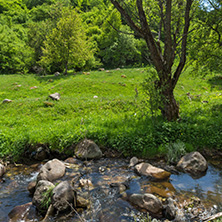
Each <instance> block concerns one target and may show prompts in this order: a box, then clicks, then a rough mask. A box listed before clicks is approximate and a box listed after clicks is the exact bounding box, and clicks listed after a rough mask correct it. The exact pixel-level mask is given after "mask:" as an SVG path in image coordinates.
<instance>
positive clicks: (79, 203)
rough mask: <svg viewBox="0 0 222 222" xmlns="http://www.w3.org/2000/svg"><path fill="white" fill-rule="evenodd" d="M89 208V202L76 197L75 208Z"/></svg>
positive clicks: (78, 196)
mask: <svg viewBox="0 0 222 222" xmlns="http://www.w3.org/2000/svg"><path fill="white" fill-rule="evenodd" d="M88 206H89V200H87V199H85V198H84V197H81V196H80V195H77V200H76V207H81V208H87V207H88Z"/></svg>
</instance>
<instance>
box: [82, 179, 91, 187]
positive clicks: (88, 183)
mask: <svg viewBox="0 0 222 222" xmlns="http://www.w3.org/2000/svg"><path fill="white" fill-rule="evenodd" d="M79 186H80V187H92V186H93V184H92V182H91V180H89V179H83V178H81V179H80V180H79Z"/></svg>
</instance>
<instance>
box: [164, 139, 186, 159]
mask: <svg viewBox="0 0 222 222" xmlns="http://www.w3.org/2000/svg"><path fill="white" fill-rule="evenodd" d="M165 147H166V157H167V162H168V163H176V162H177V161H179V159H180V158H181V156H182V155H184V154H185V153H186V146H185V144H184V143H183V142H182V141H180V140H177V141H176V142H174V143H168V144H166V145H165Z"/></svg>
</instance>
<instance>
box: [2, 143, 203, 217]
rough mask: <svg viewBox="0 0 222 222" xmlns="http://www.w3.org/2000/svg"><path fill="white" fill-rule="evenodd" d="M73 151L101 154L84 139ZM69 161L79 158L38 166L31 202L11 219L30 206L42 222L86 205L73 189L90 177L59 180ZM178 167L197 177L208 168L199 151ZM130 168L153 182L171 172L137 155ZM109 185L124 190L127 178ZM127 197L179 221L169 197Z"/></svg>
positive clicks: (82, 156) (158, 214) (151, 211)
mask: <svg viewBox="0 0 222 222" xmlns="http://www.w3.org/2000/svg"><path fill="white" fill-rule="evenodd" d="M75 153H76V156H77V157H78V158H79V159H81V160H88V159H94V158H95V159H98V158H101V157H102V152H101V150H100V148H99V147H98V146H97V145H96V144H95V143H94V142H93V141H91V140H86V139H85V140H83V141H82V142H81V143H79V144H78V145H77V147H76V148H75ZM68 163H69V164H74V163H75V164H76V163H78V160H77V159H74V158H68V159H67V160H66V161H65V162H62V161H60V160H58V159H53V160H50V161H48V162H46V163H45V164H44V165H43V166H42V167H41V169H40V172H39V174H38V176H37V179H36V181H32V182H30V183H29V185H28V190H29V192H30V194H31V195H32V196H33V199H32V204H31V203H27V204H25V205H21V206H17V207H15V208H14V209H13V210H12V211H11V212H10V213H9V217H10V219H11V221H16V220H17V219H18V215H20V219H21V220H22V219H25V217H26V216H27V212H28V209H29V208H30V207H32V206H33V205H34V206H35V207H36V209H37V211H38V212H40V213H41V214H42V217H43V218H44V219H43V221H45V220H47V219H48V218H49V217H50V216H53V217H55V216H58V215H60V214H63V215H69V216H70V215H73V214H75V213H76V212H78V211H79V210H78V208H87V207H89V204H90V203H89V200H87V199H86V198H84V197H83V195H81V193H78V192H77V191H76V189H75V187H76V185H77V184H78V186H83V187H84V186H86V187H88V189H89V190H90V187H93V184H92V182H91V181H90V180H89V179H83V178H81V174H78V175H74V177H73V179H72V180H71V181H66V180H64V181H61V178H63V177H64V175H65V171H66V165H67V164H68ZM177 168H178V169H180V170H182V171H184V172H188V173H192V175H195V176H197V175H198V174H200V173H204V172H205V171H206V170H207V162H206V160H205V159H204V157H203V156H202V155H201V154H200V153H198V152H193V153H190V154H187V155H186V156H184V157H182V158H181V160H180V161H179V162H178V164H177ZM0 170H1V165H0ZM99 170H100V171H101V172H102V171H103V170H104V169H103V168H102V166H101V167H100V169H99ZM129 170H135V172H136V173H137V174H139V175H141V176H146V177H147V178H149V179H151V180H154V181H164V180H168V179H169V178H170V175H171V173H170V172H169V171H168V170H166V169H161V168H159V167H156V166H153V165H151V164H150V163H147V162H144V161H141V160H138V159H137V158H136V157H133V158H132V159H131V160H130V163H129ZM58 179H60V181H59V183H57V181H58ZM110 187H113V188H115V187H116V188H117V189H118V190H119V193H124V191H125V190H127V189H128V181H126V182H124V183H112V184H110ZM126 200H127V201H129V202H130V203H131V204H132V205H133V206H136V207H137V208H138V209H141V210H142V211H143V212H144V210H145V211H146V212H148V213H149V214H150V215H151V216H152V217H155V218H167V219H169V220H174V219H175V218H176V219H175V221H180V215H178V204H176V201H175V200H174V199H173V198H171V197H168V198H167V199H165V200H164V201H163V200H162V199H161V198H160V197H158V196H155V195H153V194H151V193H145V194H140V193H133V194H130V196H127V197H126ZM199 205H200V203H199ZM104 221H105V219H104Z"/></svg>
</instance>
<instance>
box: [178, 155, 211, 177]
mask: <svg viewBox="0 0 222 222" xmlns="http://www.w3.org/2000/svg"><path fill="white" fill-rule="evenodd" d="M177 168H179V169H181V170H183V171H184V172H187V173H190V174H191V175H193V176H198V175H199V174H202V173H204V172H206V170H207V168H208V164H207V161H206V159H205V158H204V157H203V156H202V155H201V154H200V153H199V152H191V153H188V154H187V155H185V156H183V157H182V158H181V159H180V161H179V162H178V163H177Z"/></svg>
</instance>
